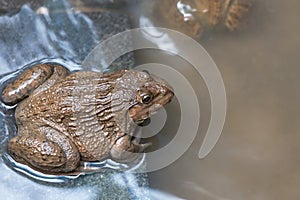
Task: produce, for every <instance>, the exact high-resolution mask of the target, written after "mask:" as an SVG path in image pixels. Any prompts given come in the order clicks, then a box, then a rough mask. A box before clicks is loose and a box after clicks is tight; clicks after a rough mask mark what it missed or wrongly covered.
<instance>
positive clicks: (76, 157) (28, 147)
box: [1, 63, 174, 173]
mask: <svg viewBox="0 0 300 200" xmlns="http://www.w3.org/2000/svg"><path fill="white" fill-rule="evenodd" d="M173 95H174V94H173V91H172V89H171V88H170V86H168V85H167V83H166V82H165V81H164V80H162V79H160V78H157V77H155V76H153V75H151V74H149V73H148V72H145V71H137V70H121V71H117V72H114V73H104V74H102V73H99V72H92V71H79V72H74V73H69V72H68V70H67V69H66V68H64V67H63V66H61V65H58V64H53V63H46V64H39V65H35V66H33V67H31V68H28V69H27V70H25V71H24V72H23V73H22V74H21V75H20V76H18V77H17V79H16V80H14V81H13V82H12V83H10V84H8V85H7V86H6V87H5V88H4V90H3V92H2V96H1V98H2V101H3V102H4V103H6V104H8V105H13V104H17V107H16V110H15V119H16V124H17V127H18V134H17V135H16V136H15V137H13V138H12V139H10V141H9V144H8V153H9V154H10V155H11V156H12V157H13V158H14V159H15V160H16V161H17V162H19V163H23V164H26V165H28V166H30V167H31V168H33V169H36V170H38V171H42V172H48V173H66V172H72V171H74V170H76V169H78V166H79V163H80V162H81V161H91V162H93V161H101V160H104V159H107V158H111V159H112V160H115V161H118V162H130V159H131V158H130V157H131V156H132V153H131V152H133V153H139V152H143V151H144V149H145V148H146V147H147V146H148V145H149V144H148V143H146V144H140V141H139V139H138V138H137V137H134V136H133V132H134V127H135V125H136V124H140V123H142V122H143V121H144V120H146V119H148V118H149V116H151V115H152V114H154V113H155V112H156V111H157V110H158V109H159V108H161V107H162V106H164V105H166V104H167V103H169V102H170V101H171V99H172V97H173Z"/></svg>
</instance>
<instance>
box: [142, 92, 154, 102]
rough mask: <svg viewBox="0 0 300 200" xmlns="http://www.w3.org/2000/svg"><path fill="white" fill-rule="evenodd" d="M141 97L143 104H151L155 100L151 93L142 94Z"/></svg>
mask: <svg viewBox="0 0 300 200" xmlns="http://www.w3.org/2000/svg"><path fill="white" fill-rule="evenodd" d="M141 97H142V98H141V100H142V103H143V104H149V103H150V102H151V101H152V99H153V95H152V94H151V93H145V94H142V95H141Z"/></svg>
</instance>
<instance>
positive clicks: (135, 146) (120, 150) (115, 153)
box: [110, 134, 151, 163]
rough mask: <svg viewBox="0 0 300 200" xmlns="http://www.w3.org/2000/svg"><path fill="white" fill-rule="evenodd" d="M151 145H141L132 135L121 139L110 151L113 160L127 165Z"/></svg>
mask: <svg viewBox="0 0 300 200" xmlns="http://www.w3.org/2000/svg"><path fill="white" fill-rule="evenodd" d="M150 145H151V143H145V144H139V139H137V138H135V139H132V136H130V135H126V134H125V135H124V136H122V137H120V138H119V139H118V140H117V141H116V143H115V144H114V145H113V147H112V148H111V150H110V156H111V157H112V159H113V160H115V161H118V162H122V163H126V162H131V161H133V160H135V159H136V158H137V157H139V156H140V155H139V153H141V152H143V151H144V150H145V149H146V148H147V147H149V146H150Z"/></svg>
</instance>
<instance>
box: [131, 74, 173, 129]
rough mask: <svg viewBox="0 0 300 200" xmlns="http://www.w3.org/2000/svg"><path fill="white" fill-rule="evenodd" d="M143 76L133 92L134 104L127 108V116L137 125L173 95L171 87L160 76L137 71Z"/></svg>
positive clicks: (166, 102)
mask: <svg viewBox="0 0 300 200" xmlns="http://www.w3.org/2000/svg"><path fill="white" fill-rule="evenodd" d="M139 73H140V74H141V76H139V77H144V79H143V80H140V83H142V84H140V86H139V88H138V89H137V90H136V93H135V104H134V105H133V106H132V107H130V109H129V117H130V118H131V119H132V120H133V121H134V122H135V123H136V124H138V125H141V124H143V122H145V121H146V120H148V119H149V117H150V116H151V115H153V114H155V113H156V112H157V111H158V110H159V109H160V108H162V107H164V106H165V105H166V104H168V103H169V102H170V101H171V99H172V98H173V96H174V92H173V89H172V88H171V87H170V86H169V85H168V84H167V82H166V81H165V80H163V79H161V78H158V77H156V76H154V75H153V74H149V73H148V72H145V71H143V72H139Z"/></svg>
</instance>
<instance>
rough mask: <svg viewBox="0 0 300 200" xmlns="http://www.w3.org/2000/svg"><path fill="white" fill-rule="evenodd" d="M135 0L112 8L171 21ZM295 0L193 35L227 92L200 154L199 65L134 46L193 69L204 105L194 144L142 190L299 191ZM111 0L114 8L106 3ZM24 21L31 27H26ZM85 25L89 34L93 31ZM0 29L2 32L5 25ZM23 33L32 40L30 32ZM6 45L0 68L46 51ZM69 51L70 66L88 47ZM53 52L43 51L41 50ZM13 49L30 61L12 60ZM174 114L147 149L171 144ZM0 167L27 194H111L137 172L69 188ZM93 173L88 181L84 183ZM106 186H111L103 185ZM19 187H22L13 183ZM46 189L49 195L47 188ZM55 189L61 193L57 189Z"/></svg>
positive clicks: (190, 193)
mask: <svg viewBox="0 0 300 200" xmlns="http://www.w3.org/2000/svg"><path fill="white" fill-rule="evenodd" d="M139 2H140V3H139V4H137V3H136V1H132V3H130V5H129V7H128V8H124V7H122V6H121V7H120V6H119V5H118V6H116V8H113V9H117V10H120V11H122V12H127V11H129V12H131V13H132V14H133V15H132V18H131V20H132V25H133V26H135V27H139V26H147V25H156V24H159V25H160V26H165V27H169V26H170V24H168V23H167V22H166V21H164V20H163V19H162V18H161V17H160V16H159V15H158V14H157V13H155V12H153V10H152V9H151V6H152V4H153V3H155V2H159V1H158V0H157V1H147V0H145V1H139ZM71 3H72V5H78V6H77V7H76V9H78V10H80V8H84V9H85V10H89V9H92V8H93V9H92V10H97V7H96V6H95V5H93V7H92V8H91V7H89V5H88V4H87V5H86V4H84V3H82V2H79V1H71ZM96 5H98V4H97V3H96ZM138 6H141V7H138ZM299 6H300V3H299V1H294V0H287V1H278V0H265V1H254V2H253V9H252V11H251V13H250V15H249V17H248V18H247V19H246V20H245V23H244V24H242V26H241V28H240V30H237V31H235V32H229V31H227V30H223V29H221V30H220V29H216V30H211V31H209V33H207V34H204V35H203V36H202V37H201V38H199V42H200V43H201V44H202V45H203V46H204V47H205V49H206V50H207V51H208V52H209V54H210V55H211V56H212V58H213V59H214V61H215V62H216V64H217V66H218V68H219V70H220V72H221V74H222V77H223V80H224V83H225V87H226V92H227V101H228V108H227V117H226V121H225V127H224V129H223V132H222V135H221V138H220V140H219V141H218V143H217V145H216V146H215V148H214V149H213V151H212V152H211V153H210V154H209V155H208V156H207V157H206V158H204V159H202V160H200V159H199V158H198V152H199V148H200V146H201V144H202V141H203V137H204V134H205V132H206V130H207V127H208V122H209V120H210V114H211V110H210V100H209V94H208V91H207V88H206V86H205V83H204V81H203V80H202V79H201V77H199V76H197V75H196V74H195V72H194V71H193V70H192V68H191V66H190V65H189V64H188V63H187V62H185V61H183V60H180V59H178V58H175V57H176V56H173V55H167V54H162V53H159V52H157V51H154V50H145V51H137V52H136V54H135V56H136V64H137V65H138V64H143V63H147V62H158V63H165V64H168V65H170V66H176V67H177V68H179V69H181V72H182V73H183V74H184V75H185V76H186V77H189V81H190V82H191V84H192V86H193V87H194V89H195V91H196V93H197V97H198V99H199V102H200V109H201V121H200V129H199V131H198V134H197V136H196V138H195V140H194V142H193V144H192V145H191V146H190V147H189V149H188V150H187V151H186V152H185V153H184V155H183V156H182V157H180V158H179V159H178V160H177V161H176V162H174V163H172V164H171V165H169V166H167V167H166V168H164V169H161V170H158V171H155V172H151V173H148V175H147V180H148V181H149V187H150V188H148V187H146V189H145V188H143V189H141V190H139V191H143V192H145V193H143V194H147V195H144V196H143V197H145V196H146V197H147V198H152V199H164V198H166V199H172V198H173V199H178V198H182V199H209V200H211V199H216V200H217V199H232V200H235V199H246V200H247V199H258V200H259V199H262V200H268V199H270V200H273V199H298V198H299V195H300V194H299V188H298V186H299V159H298V154H297V152H299V150H300V145H299V130H300V127H299V123H298V119H299V113H300V112H299V106H298V102H299V93H298V92H297V91H298V89H299V86H298V85H299V84H298V82H299V64H298V63H299V55H298V54H299V53H298V52H299V45H300V41H299V37H298V35H299V32H300V30H299V26H298V21H299V20H298V18H299V14H298V10H299ZM108 7H109V8H110V9H111V6H108ZM23 12H25V11H24V10H23ZM83 19H85V18H83ZM6 20H8V19H6ZM86 24H89V23H86ZM28 27H30V26H28ZM25 28H26V27H25ZM31 29H32V27H31V28H30V30H31ZM26 31H27V32H28V30H27V29H26ZM183 31H186V30H183ZM88 33H89V34H90V36H92V38H95V37H94V33H93V31H91V32H88ZM2 35H4V36H5V37H8V36H7V35H6V34H2ZM26 37H27V36H26ZM28 37H29V35H28ZM33 38H34V37H33ZM29 39H32V37H31V38H29ZM26 41H27V42H28V40H27V39H26ZM95 41H97V37H96V38H95ZM12 42H13V40H12ZM70 44H71V43H70ZM45 46H48V45H45ZM54 46H55V45H54ZM25 47H28V46H27V45H26V46H25ZM25 47H22V46H21V49H22V51H24V50H27V48H25ZM0 49H2V45H1V48H0ZM9 49H12V50H10V53H9V54H2V52H1V55H7V57H8V58H10V59H7V60H8V61H7V60H6V57H4V56H3V58H2V60H1V65H0V67H1V72H3V73H4V72H8V71H11V70H12V69H17V68H19V67H21V66H22V65H24V64H27V63H30V62H31V61H33V60H34V59H36V58H41V57H43V56H41V57H40V56H38V55H41V52H44V51H41V50H39V51H36V52H35V54H34V55H28V54H26V56H22V55H18V56H13V55H14V53H16V52H15V50H16V48H15V49H13V47H8V50H9ZM71 49H73V50H74V49H76V48H74V47H72V48H71ZM13 50H14V51H13ZM1 51H5V50H3V49H2V50H1ZM55 51H56V50H55ZM25 52H26V51H25ZM50 52H52V51H50ZM53 52H54V51H53ZM66 52H67V55H69V57H68V59H70V60H71V61H72V63H74V64H76V66H78V65H79V63H80V59H78V58H83V57H84V55H82V56H79V57H77V55H78V54H77V53H74V52H77V51H75V50H74V51H73V52H68V51H66ZM3 53H5V52H3ZM35 55H37V56H35ZM42 55H44V54H42ZM53 55H54V56H55V55H57V54H53ZM53 55H52V54H45V56H53ZM72 56H74V57H72ZM14 57H15V58H16V59H17V58H23V59H26V61H13V60H14ZM27 58H28V59H27ZM170 58H171V59H170ZM23 59H21V60H23ZM3 60H4V61H3ZM11 67H12V69H11ZM174 108H176V107H175V106H173V105H170V110H174ZM171 118H172V120H171V122H174V121H176V123H174V124H172V123H168V124H167V125H166V127H165V128H164V130H167V131H170V132H164V133H166V134H159V135H158V136H157V137H155V138H152V139H153V141H154V144H155V146H154V147H152V148H153V150H155V149H159V148H161V147H162V146H164V145H166V144H168V143H169V142H170V141H171V139H172V138H173V137H174V132H176V129H177V127H178V121H177V120H178V117H177V114H176V115H173V116H172V115H171ZM168 119H169V117H168ZM192 120H193V119H192ZM5 123H6V122H5ZM171 130H173V131H174V132H172V131H171ZM11 131H13V130H11ZM1 140H2V139H1ZM179 145H180V144H179ZM1 167H2V170H1V171H3V172H4V174H6V175H2V176H1V181H0V182H1V183H2V185H1V187H0V189H1V193H2V194H5V196H7V197H8V198H9V197H11V198H15V199H25V198H26V197H28V196H26V192H27V191H28V190H32V194H31V195H32V196H29V197H31V199H34V196H33V195H34V194H37V193H38V194H40V193H41V194H42V193H43V192H45V191H48V194H50V193H49V191H54V193H55V192H56V191H58V190H59V194H60V195H62V196H64V197H65V196H68V197H70V198H73V199H76V198H78V199H79V198H80V199H84V198H86V199H99V198H100V199H105V198H104V197H103V196H102V198H101V197H100V195H101V192H102V191H110V192H111V193H110V194H113V193H114V192H116V191H118V190H119V189H120V186H124V185H126V183H127V184H128V183H132V185H135V182H134V181H132V180H134V179H130V177H131V176H129V177H127V178H123V179H120V176H117V178H116V179H117V180H118V187H115V184H113V185H108V184H101V186H99V185H97V184H95V183H101V182H102V181H103V177H101V176H103V175H101V174H98V175H97V176H95V177H94V176H84V177H82V178H83V179H85V178H86V179H87V180H88V181H86V182H84V181H83V183H81V184H79V186H78V187H75V188H72V187H71V189H68V188H63V189H61V188H59V187H52V186H51V187H49V186H47V187H44V186H43V185H42V186H41V185H40V184H37V185H36V184H35V183H34V182H31V181H29V182H28V179H26V178H24V177H22V176H19V175H17V174H15V173H11V171H10V170H9V169H7V168H6V167H5V165H2V166H1ZM23 178H24V179H23ZM8 180H10V181H8ZM12 180H17V182H14V181H12ZM19 180H20V181H19ZM105 180H107V179H105ZM111 180H112V179H109V181H111ZM120 180H123V182H122V181H120ZM129 180H131V181H129ZM109 181H108V182H109ZM89 182H90V184H86V183H89ZM104 182H105V181H104ZM111 182H113V181H111ZM4 183H5V184H4ZM105 183H106V182H105ZM30 184H32V185H30ZM28 185H29V186H28ZM139 185H140V184H139ZM146 185H147V184H146ZM108 187H109V188H110V189H107V188H108ZM18 188H23V190H22V191H19V190H18ZM32 188H34V189H32ZM49 188H50V189H49ZM100 188H101V189H100ZM16 194H17V195H16ZM51 194H52V193H51ZM74 194H75V195H74ZM135 194H137V195H139V194H140V193H135ZM14 195H15V196H14ZM19 195H20V196H19ZM21 195H23V196H21ZM47 196H48V198H51V197H50V196H51V195H47ZM44 197H45V196H43V198H44ZM54 197H55V198H57V199H59V198H60V196H53V198H54ZM139 197H141V196H139ZM39 198H41V197H39Z"/></svg>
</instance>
